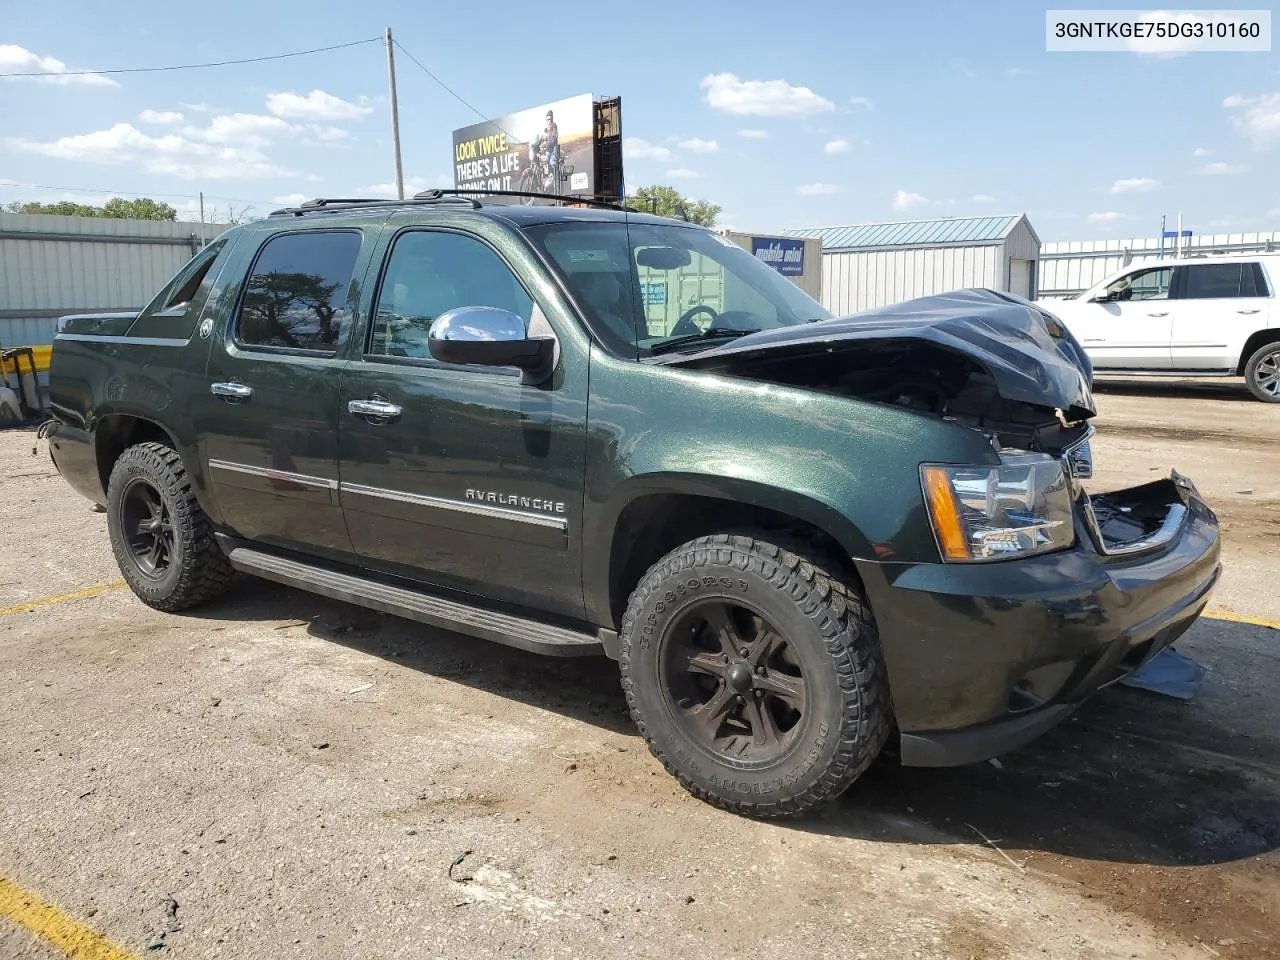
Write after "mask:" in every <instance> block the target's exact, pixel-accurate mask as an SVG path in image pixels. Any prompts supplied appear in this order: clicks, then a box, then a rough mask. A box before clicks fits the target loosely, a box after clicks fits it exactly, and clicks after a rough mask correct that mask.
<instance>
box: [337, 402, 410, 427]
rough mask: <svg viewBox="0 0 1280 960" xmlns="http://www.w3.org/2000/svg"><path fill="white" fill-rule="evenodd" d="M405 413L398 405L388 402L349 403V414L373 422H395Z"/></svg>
mask: <svg viewBox="0 0 1280 960" xmlns="http://www.w3.org/2000/svg"><path fill="white" fill-rule="evenodd" d="M403 412H404V411H403V410H401V409H400V405H399V404H398V403H390V402H389V401H387V400H378V399H376V398H375V399H372V400H351V401H349V402H348V403H347V413H350V414H354V415H355V416H357V417H365V418H366V419H369V420H370V421H371V422H373V421H383V422H385V421H387V420H394V419H395V418H396V417H398V416H400V414H401V413H403Z"/></svg>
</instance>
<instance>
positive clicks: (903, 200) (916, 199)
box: [892, 190, 933, 210]
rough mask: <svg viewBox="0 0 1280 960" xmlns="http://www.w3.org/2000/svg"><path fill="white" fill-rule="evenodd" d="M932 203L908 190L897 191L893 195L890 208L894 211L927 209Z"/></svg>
mask: <svg viewBox="0 0 1280 960" xmlns="http://www.w3.org/2000/svg"><path fill="white" fill-rule="evenodd" d="M932 202H933V201H932V200H930V199H929V198H928V197H925V196H921V195H920V194H918V193H912V192H910V191H909V190H897V191H895V192H894V194H893V202H892V206H893V209H895V210H911V209H914V208H915V207H927V206H928V205H929V204H930V203H932Z"/></svg>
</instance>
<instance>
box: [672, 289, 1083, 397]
mask: <svg viewBox="0 0 1280 960" xmlns="http://www.w3.org/2000/svg"><path fill="white" fill-rule="evenodd" d="M901 339H915V340H924V341H927V342H929V343H933V344H936V345H937V346H940V347H944V348H946V349H948V350H953V351H955V352H956V353H960V354H963V355H964V356H966V357H971V358H972V359H974V360H975V361H977V362H978V363H980V364H981V365H982V366H983V367H984V368H985V369H986V371H987V372H988V373H989V374H990V375H991V378H992V380H993V381H994V382H995V385H996V389H997V390H998V391H999V393H1000V395H1001V396H1002V397H1004V398H1005V399H1007V400H1014V401H1020V402H1023V403H1030V404H1036V405H1038V406H1042V407H1055V408H1057V409H1060V410H1062V411H1063V413H1064V414H1065V415H1066V416H1067V417H1068V419H1071V420H1081V419H1084V418H1085V417H1091V416H1093V415H1094V413H1095V412H1096V408H1095V406H1094V401H1093V393H1092V390H1091V387H1092V384H1093V367H1092V364H1090V362H1089V358H1088V357H1087V356H1086V355H1085V352H1084V350H1083V348H1082V347H1081V346H1080V344H1079V343H1078V342H1077V341H1076V339H1075V338H1074V337H1073V336H1072V335H1071V332H1070V331H1069V330H1067V328H1066V327H1065V326H1064V325H1063V324H1062V323H1061V322H1060V321H1059V320H1058V318H1057V317H1055V316H1054V315H1053V314H1051V313H1048V312H1047V311H1045V310H1044V309H1043V308H1041V307H1038V306H1036V305H1035V304H1033V303H1031V302H1030V301H1028V300H1023V299H1022V298H1021V297H1017V296H1014V295H1013V294H1010V293H1004V292H999V291H995V290H979V289H974V290H955V291H952V292H950V293H943V294H938V295H937V296H932V297H921V298H920V299H918V300H908V301H907V302H905V303H899V304H895V305H893V306H889V307H879V308H877V309H875V310H867V311H864V312H863V313H856V314H854V315H852V316H849V317H840V318H838V319H834V320H823V321H820V322H818V323H806V324H800V325H798V326H794V327H781V328H779V329H776V330H765V331H762V332H760V333H753V334H750V335H749V336H745V337H741V338H739V339H737V340H731V341H729V342H727V343H725V344H724V345H723V346H717V347H713V348H711V349H709V350H701V351H698V352H697V353H695V354H684V355H676V356H671V357H663V360H664V361H667V362H671V363H673V364H675V365H683V364H684V363H689V364H690V365H692V366H697V365H699V364H698V363H697V361H698V360H701V359H703V358H708V359H710V358H712V357H716V358H719V357H729V356H742V357H745V356H748V355H751V354H759V353H761V352H768V351H775V350H777V351H786V350H790V349H797V348H805V347H809V348H811V347H814V346H819V345H822V344H836V343H841V342H845V341H854V340H864V341H885V340H901Z"/></svg>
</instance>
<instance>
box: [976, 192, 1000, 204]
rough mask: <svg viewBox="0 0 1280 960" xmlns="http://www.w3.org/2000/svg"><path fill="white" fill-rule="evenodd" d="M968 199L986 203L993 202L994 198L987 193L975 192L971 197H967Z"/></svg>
mask: <svg viewBox="0 0 1280 960" xmlns="http://www.w3.org/2000/svg"><path fill="white" fill-rule="evenodd" d="M969 201H970V202H971V203H983V204H986V203H995V202H996V198H995V197H993V196H991V194H989V193H975V194H974V195H973V196H972V197H970V198H969Z"/></svg>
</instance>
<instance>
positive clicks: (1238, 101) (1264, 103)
mask: <svg viewBox="0 0 1280 960" xmlns="http://www.w3.org/2000/svg"><path fill="white" fill-rule="evenodd" d="M1222 105H1223V107H1225V108H1226V109H1228V110H1240V109H1242V108H1243V111H1244V112H1243V113H1241V114H1239V115H1237V116H1233V117H1232V118H1231V120H1232V122H1233V123H1235V125H1236V126H1237V127H1239V128H1240V129H1241V130H1242V131H1244V133H1245V135H1246V136H1247V137H1249V139H1251V140H1252V141H1253V145H1254V146H1255V147H1256V148H1258V149H1259V150H1264V149H1266V148H1267V147H1270V146H1271V145H1272V144H1273V143H1274V142H1275V141H1276V140H1277V139H1280V93H1264V94H1262V95H1261V96H1258V97H1242V96H1240V95H1239V94H1238V93H1237V94H1233V95H1232V96H1230V97H1227V99H1225V100H1223V101H1222Z"/></svg>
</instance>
